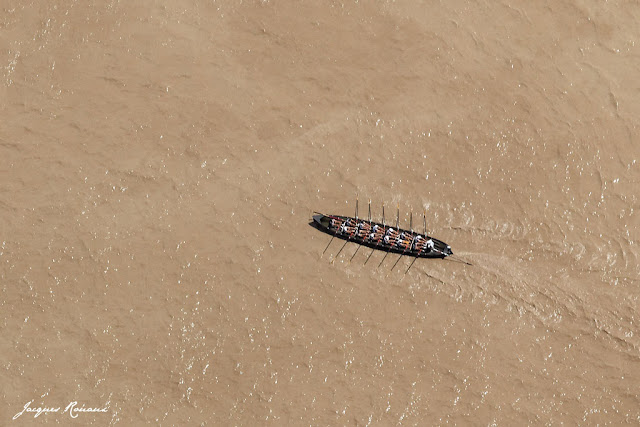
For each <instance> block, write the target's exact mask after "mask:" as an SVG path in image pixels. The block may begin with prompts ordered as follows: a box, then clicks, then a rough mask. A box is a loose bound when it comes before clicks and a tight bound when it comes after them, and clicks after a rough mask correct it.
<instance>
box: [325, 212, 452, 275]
mask: <svg viewBox="0 0 640 427" xmlns="http://www.w3.org/2000/svg"><path fill="white" fill-rule="evenodd" d="M356 212H357V208H356ZM316 214H317V215H313V222H314V224H315V226H316V228H319V229H320V230H322V231H324V232H325V233H328V234H331V235H332V236H333V237H338V238H340V239H343V240H346V241H347V242H353V243H357V244H359V245H362V246H368V247H370V248H373V249H379V250H382V251H385V252H387V253H389V252H393V253H397V254H401V255H407V256H410V257H415V258H446V257H448V256H450V255H453V252H452V251H451V247H450V246H449V245H447V244H446V243H445V242H443V241H442V240H438V239H436V238H434V237H431V236H428V235H427V234H426V232H425V233H423V234H420V233H417V232H414V231H413V230H405V229H401V228H398V227H397V221H396V227H395V228H394V227H390V226H388V225H386V224H385V223H384V219H383V222H382V224H381V223H378V222H373V221H371V208H369V219H368V220H365V219H359V218H358V217H357V213H356V217H355V218H354V217H349V216H342V215H325V214H322V213H319V212H316ZM383 218H384V214H383ZM333 237H332V239H331V240H333ZM347 242H345V245H346V243H347ZM330 243H331V242H329V244H330ZM327 247H328V245H327ZM343 247H344V246H343ZM325 251H326V249H325ZM367 260H368V259H367ZM383 261H384V260H383ZM394 266H395V264H394Z"/></svg>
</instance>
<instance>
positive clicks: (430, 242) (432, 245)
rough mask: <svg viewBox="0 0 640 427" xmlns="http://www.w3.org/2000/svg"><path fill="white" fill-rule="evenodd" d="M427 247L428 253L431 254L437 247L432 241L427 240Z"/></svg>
mask: <svg viewBox="0 0 640 427" xmlns="http://www.w3.org/2000/svg"><path fill="white" fill-rule="evenodd" d="M425 245H426V247H427V252H431V251H433V250H434V249H435V247H436V245H435V244H434V243H433V240H432V239H429V240H427V243H425Z"/></svg>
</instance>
